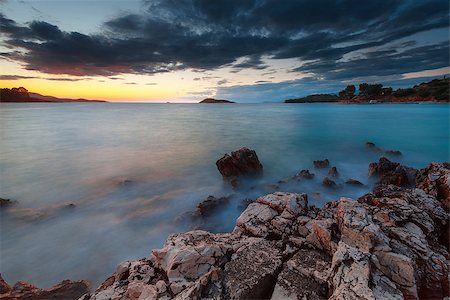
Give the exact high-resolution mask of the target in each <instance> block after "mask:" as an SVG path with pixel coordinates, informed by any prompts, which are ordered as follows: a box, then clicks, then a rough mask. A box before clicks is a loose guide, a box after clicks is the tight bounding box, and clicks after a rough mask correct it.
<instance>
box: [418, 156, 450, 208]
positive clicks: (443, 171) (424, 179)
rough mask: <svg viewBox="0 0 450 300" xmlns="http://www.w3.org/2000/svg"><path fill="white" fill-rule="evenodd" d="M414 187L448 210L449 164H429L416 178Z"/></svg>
mask: <svg viewBox="0 0 450 300" xmlns="http://www.w3.org/2000/svg"><path fill="white" fill-rule="evenodd" d="M416 187H418V188H419V189H422V190H424V191H425V192H427V193H428V194H431V195H433V196H434V197H436V198H437V199H438V200H439V201H441V202H442V204H443V205H444V206H445V207H446V208H447V209H450V163H448V162H444V163H431V164H429V165H428V166H426V167H425V168H423V169H421V170H420V171H419V172H418V174H417V177H416Z"/></svg>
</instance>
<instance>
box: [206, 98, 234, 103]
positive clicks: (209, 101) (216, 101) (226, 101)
mask: <svg viewBox="0 0 450 300" xmlns="http://www.w3.org/2000/svg"><path fill="white" fill-rule="evenodd" d="M199 103H234V102H233V101H229V100H221V99H214V98H206V99H203V100H202V101H200V102H199Z"/></svg>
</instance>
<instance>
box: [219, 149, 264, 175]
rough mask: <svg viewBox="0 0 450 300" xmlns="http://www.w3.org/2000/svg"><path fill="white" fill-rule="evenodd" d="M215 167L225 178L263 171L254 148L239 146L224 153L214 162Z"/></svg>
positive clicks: (256, 173)
mask: <svg viewBox="0 0 450 300" xmlns="http://www.w3.org/2000/svg"><path fill="white" fill-rule="evenodd" d="M216 166H217V169H218V170H219V172H220V174H222V176H223V177H224V178H226V179H233V178H235V177H237V176H243V175H258V174H261V173H262V171H263V166H262V164H261V163H260V162H259V159H258V156H257V155H256V152H255V150H251V149H248V148H245V147H244V148H241V149H239V150H236V151H233V152H231V155H229V154H225V155H224V156H223V157H222V158H221V159H219V160H218V161H217V162H216Z"/></svg>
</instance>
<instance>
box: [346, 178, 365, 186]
mask: <svg viewBox="0 0 450 300" xmlns="http://www.w3.org/2000/svg"><path fill="white" fill-rule="evenodd" d="M345 184H348V185H353V186H364V184H363V183H362V182H361V181H359V180H356V179H349V180H347V181H346V182H345Z"/></svg>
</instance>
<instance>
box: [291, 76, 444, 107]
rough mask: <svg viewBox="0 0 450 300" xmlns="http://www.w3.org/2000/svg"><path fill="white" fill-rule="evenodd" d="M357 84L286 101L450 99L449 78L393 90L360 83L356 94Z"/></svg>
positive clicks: (360, 101) (390, 101)
mask: <svg viewBox="0 0 450 300" xmlns="http://www.w3.org/2000/svg"><path fill="white" fill-rule="evenodd" d="M356 90H357V89H356V86H355V85H348V86H347V87H346V88H345V89H344V90H342V91H340V92H339V94H338V95H335V94H314V95H309V96H306V97H303V98H297V99H288V100H285V101H284V102H285V103H323V102H336V103H414V102H436V103H447V102H449V101H450V98H449V97H450V96H449V90H450V80H449V78H442V79H433V80H431V81H429V82H424V83H421V84H418V85H415V86H413V87H411V88H406V89H397V90H393V89H392V88H391V87H383V85H382V84H367V83H361V84H359V90H358V93H357V94H356Z"/></svg>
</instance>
